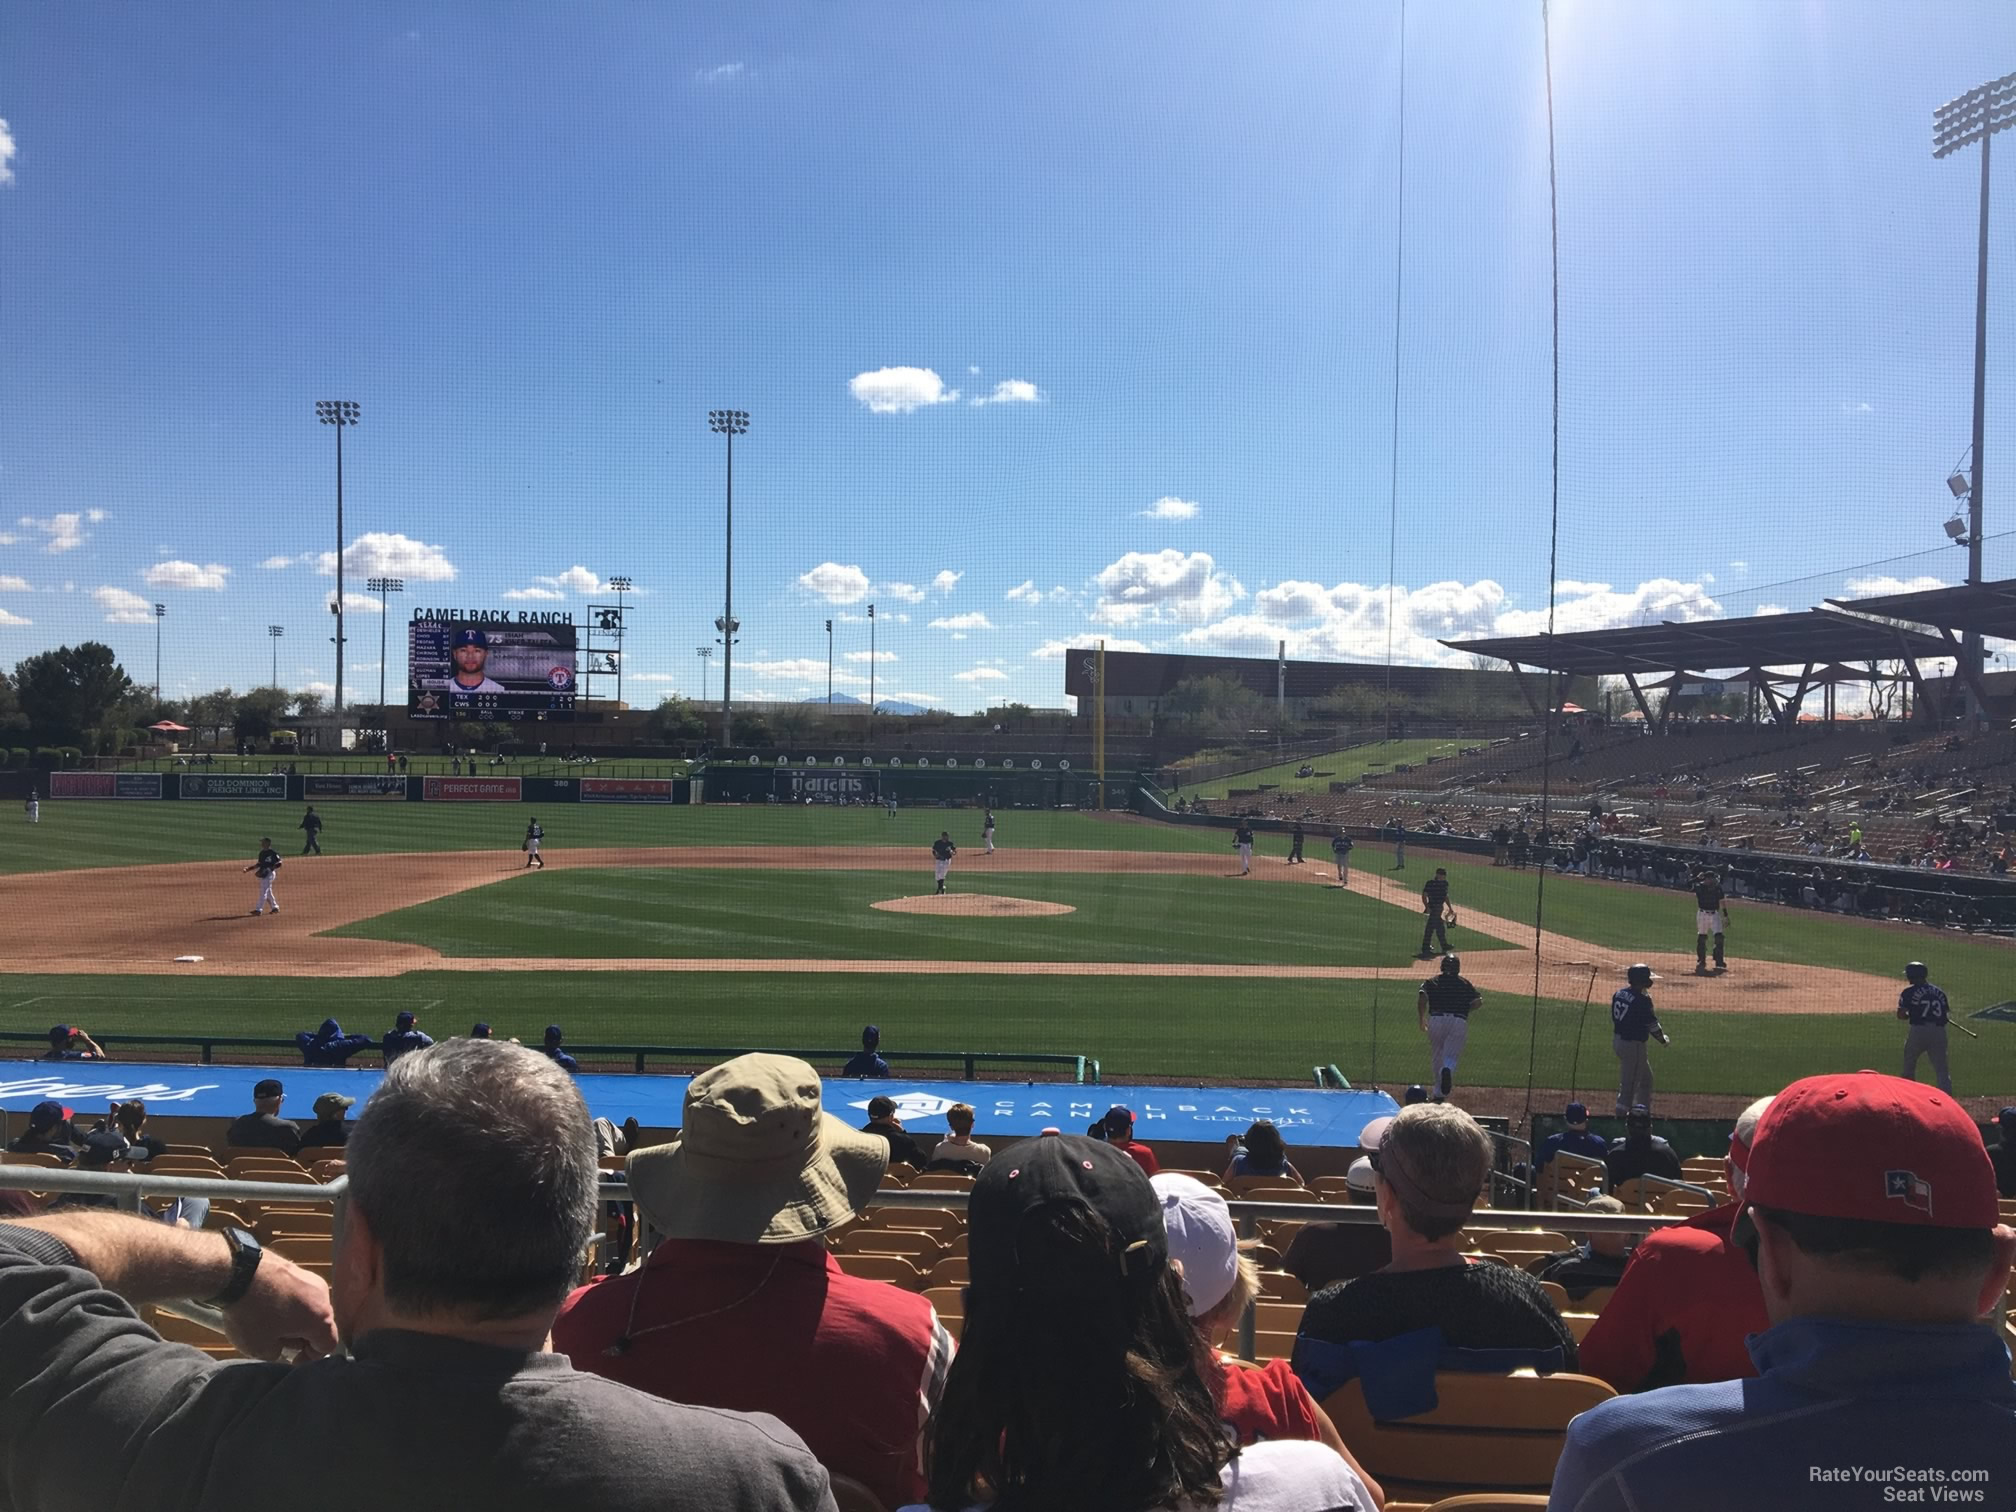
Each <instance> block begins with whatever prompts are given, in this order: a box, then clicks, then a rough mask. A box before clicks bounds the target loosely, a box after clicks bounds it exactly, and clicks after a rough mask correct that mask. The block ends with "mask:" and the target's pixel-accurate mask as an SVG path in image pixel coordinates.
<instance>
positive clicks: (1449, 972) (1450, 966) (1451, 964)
mask: <svg viewBox="0 0 2016 1512" xmlns="http://www.w3.org/2000/svg"><path fill="white" fill-rule="evenodd" d="M1462 969H1463V957H1461V956H1459V955H1457V954H1456V953H1455V952H1453V951H1452V952H1450V953H1449V954H1448V955H1445V956H1444V957H1442V975H1444V976H1455V975H1456V974H1457V973H1458V972H1460V971H1461V970H1462Z"/></svg>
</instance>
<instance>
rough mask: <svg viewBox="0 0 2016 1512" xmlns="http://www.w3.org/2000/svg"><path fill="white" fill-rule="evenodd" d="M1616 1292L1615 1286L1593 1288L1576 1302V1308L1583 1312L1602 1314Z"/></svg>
mask: <svg viewBox="0 0 2016 1512" xmlns="http://www.w3.org/2000/svg"><path fill="white" fill-rule="evenodd" d="M1616 1291H1617V1288H1616V1287H1614V1286H1592V1287H1591V1288H1590V1289H1589V1290H1588V1291H1587V1292H1585V1293H1584V1294H1583V1295H1582V1296H1581V1297H1580V1298H1579V1299H1577V1300H1576V1302H1575V1306H1576V1308H1577V1309H1579V1310H1580V1311H1582V1312H1591V1313H1600V1312H1601V1311H1603V1309H1604V1308H1605V1307H1607V1306H1608V1305H1609V1303H1610V1298H1611V1297H1612V1296H1614V1295H1615V1294H1616Z"/></svg>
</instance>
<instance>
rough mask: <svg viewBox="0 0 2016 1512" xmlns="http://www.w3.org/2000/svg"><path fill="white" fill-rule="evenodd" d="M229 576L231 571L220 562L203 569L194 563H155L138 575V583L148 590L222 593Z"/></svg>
mask: <svg viewBox="0 0 2016 1512" xmlns="http://www.w3.org/2000/svg"><path fill="white" fill-rule="evenodd" d="M230 576H231V569H230V568H229V567H226V566H224V565H223V563H221V562H212V563H210V564H209V565H208V566H205V567H199V566H197V565H196V564H195V563H194V562H156V563H155V564H154V565H153V566H152V567H149V568H147V569H146V570H145V571H144V572H142V573H141V574H140V581H141V582H143V583H145V584H146V585H147V586H148V587H149V588H190V589H199V588H200V589H207V590H208V591H210V592H212V593H222V592H223V591H224V587H225V584H226V582H227V581H228V579H229V578H230Z"/></svg>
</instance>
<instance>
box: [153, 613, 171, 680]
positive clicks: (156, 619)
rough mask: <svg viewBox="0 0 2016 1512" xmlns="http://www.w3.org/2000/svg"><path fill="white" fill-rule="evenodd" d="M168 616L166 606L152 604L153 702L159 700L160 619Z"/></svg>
mask: <svg viewBox="0 0 2016 1512" xmlns="http://www.w3.org/2000/svg"><path fill="white" fill-rule="evenodd" d="M167 617H168V606H167V605H166V604H156V605H155V606H154V702H156V703H159V702H161V621H163V620H164V619H166V618H167Z"/></svg>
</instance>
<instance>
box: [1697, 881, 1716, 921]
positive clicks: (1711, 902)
mask: <svg viewBox="0 0 2016 1512" xmlns="http://www.w3.org/2000/svg"><path fill="white" fill-rule="evenodd" d="M1694 906H1695V907H1696V908H1698V909H1700V910H1701V912H1703V913H1720V912H1722V884H1721V883H1720V882H1717V881H1714V880H1713V879H1711V878H1706V877H1704V878H1701V879H1699V880H1697V881H1696V882H1695V884H1694Z"/></svg>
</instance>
